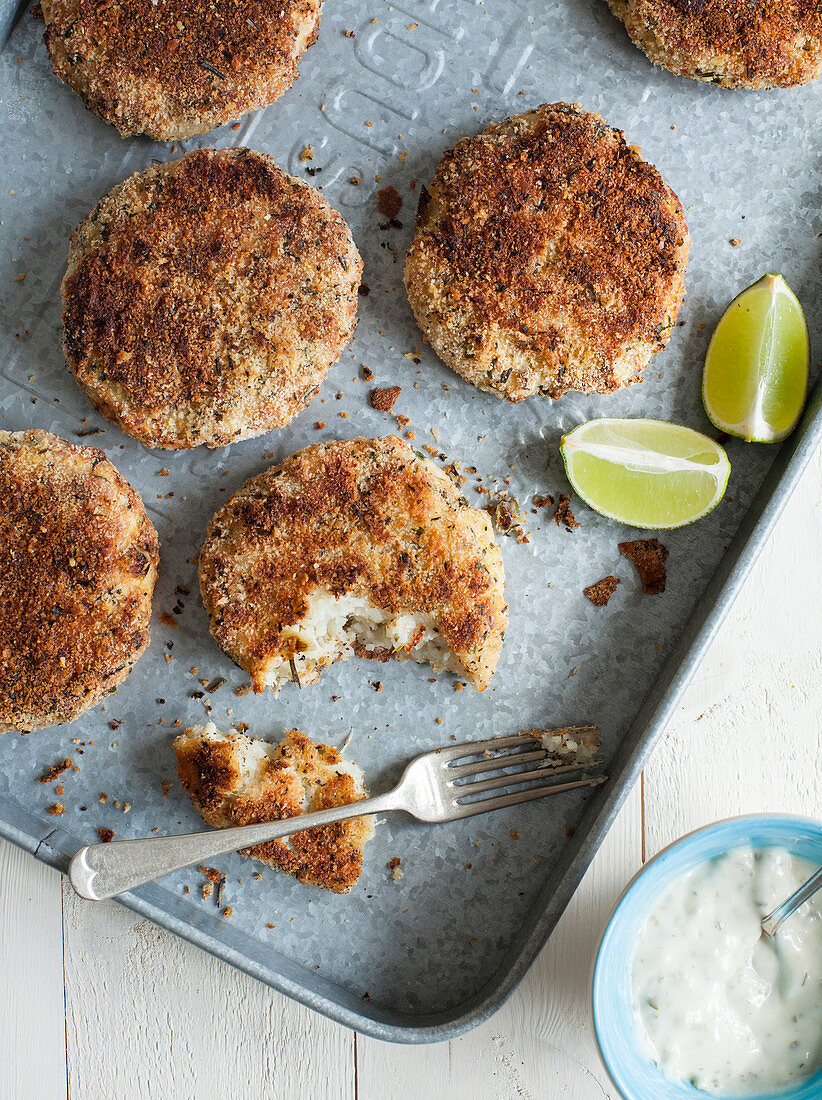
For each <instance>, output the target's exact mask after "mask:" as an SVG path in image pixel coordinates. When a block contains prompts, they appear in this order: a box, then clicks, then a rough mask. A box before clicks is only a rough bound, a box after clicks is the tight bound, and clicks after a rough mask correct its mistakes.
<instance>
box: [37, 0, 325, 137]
mask: <svg viewBox="0 0 822 1100" xmlns="http://www.w3.org/2000/svg"><path fill="white" fill-rule="evenodd" d="M41 8H42V11H43V19H44V21H45V24H46V32H45V35H44V38H45V43H46V48H47V50H48V52H49V57H50V58H51V63H52V65H53V66H54V72H55V75H56V76H58V77H59V78H60V79H61V80H62V81H63V82H64V83H65V84H68V85H69V87H71V88H73V89H74V91H75V92H76V93H77V94H78V95H79V97H80V99H81V100H82V101H83V103H85V105H86V106H87V107H88V108H89V109H90V110H92V111H94V112H95V114H97V115H99V116H100V118H102V119H104V120H105V121H106V122H110V123H111V124H112V125H113V126H116V127H117V129H118V130H119V132H120V134H121V135H122V137H131V136H133V135H135V134H146V135H147V136H148V137H152V138H156V139H157V140H158V141H172V140H175V139H178V138H186V137H191V136H192V135H193V134H204V133H205V132H206V131H207V130H212V129H214V127H215V126H222V125H223V123H224V122H228V121H229V120H231V119H234V118H239V117H240V115H244V114H246V113H247V112H248V111H254V110H256V109H257V108H258V107H266V106H267V105H268V104H269V103H273V102H274V101H275V100H276V99H279V98H280V96H281V95H282V94H283V92H285V91H286V90H287V89H288V88H290V87H291V85H292V84H293V83H294V81H295V80H296V79H297V65H298V62H299V60H300V58H301V57H302V55H303V53H304V52H305V50H306V48H307V47H308V46H310V45H311V43H312V42H313V41H314V40H315V39H316V37H317V27H318V25H319V17H320V0H210V2H208V3H207V2H206V0H187V2H185V3H183V2H182V0H118V2H117V3H116V4H98V3H89V2H86V0H42V3H41Z"/></svg>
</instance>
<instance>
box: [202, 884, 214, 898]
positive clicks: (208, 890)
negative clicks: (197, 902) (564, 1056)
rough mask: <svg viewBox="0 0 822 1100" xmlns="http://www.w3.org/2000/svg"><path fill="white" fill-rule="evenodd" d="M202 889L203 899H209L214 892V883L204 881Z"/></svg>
mask: <svg viewBox="0 0 822 1100" xmlns="http://www.w3.org/2000/svg"><path fill="white" fill-rule="evenodd" d="M201 889H202V893H203V901H208V899H209V898H210V897H211V895H212V894H213V893H214V883H213V882H204V883H203V885H202V887H201Z"/></svg>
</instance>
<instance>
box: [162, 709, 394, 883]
mask: <svg viewBox="0 0 822 1100" xmlns="http://www.w3.org/2000/svg"><path fill="white" fill-rule="evenodd" d="M174 752H175V754H176V757H177V773H178V775H179V776H180V782H181V783H182V785H183V787H184V789H185V790H186V791H187V792H188V794H189V797H190V798H191V801H192V802H193V803H194V806H195V807H196V809H197V812H198V813H199V814H200V816H201V817H202V819H203V820H204V821H205V822H206V823H207V824H208V825H213V826H214V827H215V828H218V829H225V828H231V827H232V826H237V825H256V824H257V823H259V822H262V821H279V820H280V819H281V818H284V817H297V816H298V815H299V814H303V813H314V812H315V811H316V810H328V809H333V808H335V807H337V806H347V805H348V804H349V803H351V802H359V801H361V800H362V799H363V798H367V797H368V791H367V790H366V788H365V781H364V779H363V774H362V772H361V771H360V769H359V768H358V767H357V765H356V764H354V763H352V761H350V760H344V759H343V757H342V756H341V755H340V753H339V751H338V750H337V749H335V748H333V747H332V746H331V745H320V744H318V743H316V742H314V741H312V740H311V739H310V738H309V737H307V736H306V735H305V734H304V733H301V732H300V731H299V730H291V731H290V732H289V733H286V734H285V736H284V737H283V739H282V741H281V742H280V743H279V744H272V743H271V742H269V741H263V740H261V739H259V738H256V737H248V736H247V735H246V734H244V733H238V732H237V731H236V730H233V729H232V730H228V732H226V733H223V732H221V731H220V730H218V729H217V727H216V726H215V725H214V723H213V722H209V723H208V724H207V725H205V726H193V727H192V728H191V729H187V730H184V731H183V733H181V734H179V735H178V736H177V737H175V739H174ZM373 836H374V818H373V817H372V816H370V815H364V816H363V817H353V818H349V819H348V820H347V821H339V822H337V823H336V824H334V825H322V826H320V827H319V828H314V829H307V830H305V831H304V832H299V833H293V834H292V835H291V836H288V837H283V838H282V840H269V841H266V843H265V844H255V845H254V846H253V847H251V848H245V849H243V851H242V852H241V853H240V854H241V855H244V856H249V857H250V858H252V859H257V860H260V861H261V862H262V863H267V864H268V866H269V867H274V868H276V869H277V870H279V871H284V872H285V873H286V874H287V875H294V877H295V878H297V879H298V880H299V881H300V882H304V883H308V884H309V885H311V886H322V887H323V888H324V889H326V890H332V891H333V892H334V893H335V894H347V893H348V892H349V891H350V889H351V887H352V886H353V885H354V884H355V883H356V881H357V879H358V878H359V877H360V873H361V872H362V863H363V850H364V848H365V845H366V843H367V842H368V841H369V840H371V838H372V837H373Z"/></svg>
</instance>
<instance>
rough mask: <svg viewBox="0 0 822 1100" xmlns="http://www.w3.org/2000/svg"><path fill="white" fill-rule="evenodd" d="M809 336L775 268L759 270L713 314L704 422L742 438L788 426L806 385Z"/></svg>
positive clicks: (774, 437) (774, 433) (770, 439)
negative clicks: (707, 420)
mask: <svg viewBox="0 0 822 1100" xmlns="http://www.w3.org/2000/svg"><path fill="white" fill-rule="evenodd" d="M809 370H810V340H809V339H808V325H807V322H806V321H805V314H804V313H803V312H802V306H801V305H800V304H799V301H798V299H797V297H796V295H795V294H794V292H793V291H792V290H791V288H790V287H789V286H788V284H787V283H786V282H785V280H784V279H783V278H782V276H781V275H763V277H762V278H761V279H760V280H759V282H758V283H754V284H753V286H749V287H748V289H747V290H743V291H742V293H741V294H739V295H738V296H737V297H736V298H734V300H733V301H732V302H731V304H730V305H729V306H728V308H727V309H726V310H725V312H724V313H723V314H722V316H721V317H720V319H719V324H718V325H717V326H716V329H715V330H714V334H713V336H712V337H711V342H710V344H709V345H708V354H707V355H706V356H705V372H704V374H703V376H702V400H703V402H704V404H705V411H706V413H707V414H708V417H709V418H710V420H711V422H712V423H714V424H716V426H717V428H721V429H722V431H723V432H727V433H728V435H737V436H740V437H741V438H742V439H746V440H748V442H749V443H750V442H756V443H776V442H778V441H779V440H780V439H784V438H785V436H786V435H788V434H789V433H790V432H792V431H793V429H794V428H795V427H796V422H797V420H799V417H800V415H801V413H802V408H803V406H804V404H805V397H806V396H807V392H808V373H809Z"/></svg>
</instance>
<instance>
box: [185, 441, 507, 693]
mask: <svg viewBox="0 0 822 1100" xmlns="http://www.w3.org/2000/svg"><path fill="white" fill-rule="evenodd" d="M200 588H201V591H202V595H203V602H204V604H205V608H206V611H207V612H208V614H209V617H210V619H211V633H212V634H213V635H214V637H215V639H216V640H217V642H218V644H219V645H220V646H221V647H222V648H223V649H224V650H225V652H226V653H227V654H228V655H229V657H231V659H232V660H233V661H235V662H236V663H237V664H238V665H240V667H241V668H243V669H245V670H246V672H248V674H249V677H250V679H251V684H252V686H253V688H254V690H255V691H256V692H262V691H264V690H265V688H266V687H270V688H272V689H273V690H274V691H275V692H276V691H279V689H280V688H281V687H282V685H283V684H286V683H288V681H289V680H292V681H294V683H297V684H299V685H301V686H303V685H305V684H313V683H316V681H317V680H318V679H319V677H320V673H321V671H322V669H323V668H325V667H326V666H327V665H329V664H331V663H332V661H339V660H345V659H346V658H348V657H351V656H353V655H354V654H356V655H357V656H360V657H376V658H378V659H380V660H387V659H388V658H390V657H397V658H400V659H409V660H413V661H423V662H428V663H430V664H431V665H432V666H433V667H434V669H435V671H441V670H443V669H448V670H450V671H452V672H455V673H457V674H458V675H461V676H464V677H465V679H466V680H467V681H468V682H469V683H470V684H473V686H474V687H476V688H478V689H479V690H480V691H481V690H482V689H483V688H485V687H486V686H487V685H488V683H489V681H490V679H491V676H492V674H493V672H494V669H495V668H496V664H497V660H498V658H499V653H500V648H501V646H502V638H503V634H504V632H505V625H506V618H507V608H506V605H505V598H504V592H503V589H504V576H503V567H502V556H501V554H500V551H499V547H498V546H497V545H496V543H495V541H494V535H493V532H492V529H491V521H490V519H489V518H488V515H487V514H486V513H485V512H480V511H478V510H477V509H475V508H472V507H471V506H470V505H469V503H468V501H467V500H466V499H465V498H464V497H463V496H462V494H461V493H460V492H459V491H458V490H457V489H456V488H455V487H454V485H453V484H452V482H451V481H450V479H449V478H448V477H447V476H446V475H445V474H444V473H443V472H442V471H441V470H439V469H438V468H437V467H436V466H434V465H433V464H432V463H431V462H429V461H428V460H427V459H425V458H422V457H420V456H418V455H417V454H416V453H415V452H414V451H412V449H411V448H410V447H409V445H408V444H407V443H406V442H405V441H404V440H401V439H398V438H397V437H396V436H388V437H387V438H385V439H350V440H346V441H344V442H339V443H316V444H314V445H313V446H311V447H306V448H305V450H302V451H298V452H297V453H296V454H294V455H291V457H290V458H287V459H285V461H284V462H282V463H281V464H280V465H278V466H273V467H272V468H271V469H269V470H266V471H265V472H264V473H262V474H259V475H258V476H257V477H253V478H252V479H251V480H250V481H247V482H246V483H245V485H244V486H243V487H242V488H241V489H240V490H239V491H238V492H237V493H235V495H234V496H233V497H232V498H231V499H230V500H228V501H227V502H226V503H225V505H224V506H223V507H222V508H221V509H220V510H219V512H217V514H216V515H215V516H214V518H213V519H212V521H211V523H210V525H209V528H208V533H207V535H206V539H205V542H204V544H203V547H202V549H201V551H200Z"/></svg>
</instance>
